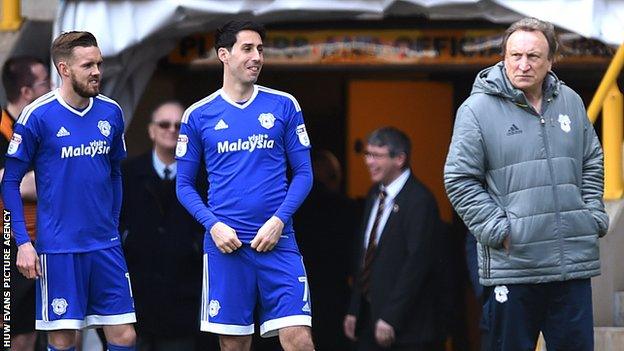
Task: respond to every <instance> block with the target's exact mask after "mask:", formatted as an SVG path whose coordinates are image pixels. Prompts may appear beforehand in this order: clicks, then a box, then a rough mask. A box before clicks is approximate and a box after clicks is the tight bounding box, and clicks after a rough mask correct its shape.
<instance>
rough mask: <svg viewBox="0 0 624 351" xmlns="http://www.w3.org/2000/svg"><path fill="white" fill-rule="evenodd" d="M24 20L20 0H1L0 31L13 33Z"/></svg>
mask: <svg viewBox="0 0 624 351" xmlns="http://www.w3.org/2000/svg"><path fill="white" fill-rule="evenodd" d="M23 21H24V19H23V18H22V7H21V2H20V0H2V19H0V31H2V32H13V31H16V30H18V29H19V28H20V27H21V25H22V22H23Z"/></svg>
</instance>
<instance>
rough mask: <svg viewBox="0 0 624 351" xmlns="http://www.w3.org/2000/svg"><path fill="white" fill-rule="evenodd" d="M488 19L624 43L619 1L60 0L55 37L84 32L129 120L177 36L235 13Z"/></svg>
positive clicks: (268, 17) (272, 17)
mask: <svg viewBox="0 0 624 351" xmlns="http://www.w3.org/2000/svg"><path fill="white" fill-rule="evenodd" d="M414 15H425V16H427V17H428V18H431V19H451V20H452V19H486V20H488V21H492V22H496V23H511V22H513V21H515V20H518V19H520V18H522V17H525V16H531V17H537V18H540V19H542V20H547V21H550V22H552V23H554V24H555V25H556V26H558V27H560V28H563V29H566V30H569V31H572V32H576V33H578V34H580V35H582V36H584V37H587V38H594V39H598V40H601V41H603V42H605V43H607V44H613V45H619V44H622V43H623V42H624V0H550V1H534V0H452V1H445V0H204V1H202V0H151V1H146V0H142V1H132V0H125V1H61V2H60V4H59V15H58V17H57V21H56V22H55V24H54V31H53V32H54V36H55V37H56V36H57V35H58V34H59V33H61V32H63V31H69V30H86V31H89V32H92V33H93V34H94V35H95V36H96V38H97V39H98V43H99V45H100V49H101V50H102V54H103V55H104V56H105V57H106V59H105V61H106V70H105V71H104V79H105V81H106V83H105V85H104V94H105V95H108V96H110V97H112V98H114V99H116V100H117V101H118V102H119V103H120V104H121V105H122V107H123V109H124V111H125V112H126V114H127V116H126V117H127V121H126V123H129V120H130V117H131V115H132V112H133V111H134V108H135V107H136V105H137V104H138V102H139V99H140V98H141V95H142V93H143V90H144V88H145V85H146V84H147V82H148V81H149V79H150V77H151V75H152V73H153V72H154V69H155V67H156V63H157V61H158V60H159V59H160V58H161V57H163V56H165V55H167V54H168V53H169V52H170V51H171V50H172V49H173V48H174V47H175V45H176V44H177V43H178V41H179V39H180V38H182V37H184V36H186V35H188V34H191V33H195V32H208V31H212V30H214V29H215V28H217V27H218V26H219V25H221V24H223V23H225V22H227V21H229V20H231V19H233V18H235V17H236V18H238V19H241V18H246V19H254V20H255V21H258V22H261V23H265V24H266V23H275V22H282V21H288V22H293V21H301V22H318V21H322V20H338V19H355V20H358V19H360V20H371V19H373V20H374V19H381V18H383V17H384V16H395V17H396V16H414Z"/></svg>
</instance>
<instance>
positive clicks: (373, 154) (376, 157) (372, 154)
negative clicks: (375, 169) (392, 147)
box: [364, 151, 390, 160]
mask: <svg viewBox="0 0 624 351" xmlns="http://www.w3.org/2000/svg"><path fill="white" fill-rule="evenodd" d="M386 157H390V154H387V153H384V154H380V153H377V152H369V151H367V152H365V153H364V158H372V159H373V160H381V159H382V158H386Z"/></svg>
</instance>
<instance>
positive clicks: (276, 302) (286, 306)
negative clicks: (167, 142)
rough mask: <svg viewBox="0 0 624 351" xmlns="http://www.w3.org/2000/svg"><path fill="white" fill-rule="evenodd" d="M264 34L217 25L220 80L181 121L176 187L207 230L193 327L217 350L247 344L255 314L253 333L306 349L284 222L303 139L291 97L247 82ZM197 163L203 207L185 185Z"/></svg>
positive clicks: (305, 165) (304, 158)
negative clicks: (204, 185)
mask: <svg viewBox="0 0 624 351" xmlns="http://www.w3.org/2000/svg"><path fill="white" fill-rule="evenodd" d="M263 37H264V29H263V28H262V27H261V26H259V25H257V24H255V23H252V22H235V21H233V22H230V23H228V24H226V25H225V26H223V27H222V28H220V29H219V30H218V31H217V38H216V40H215V43H216V45H215V49H216V50H217V54H218V57H219V59H220V60H221V62H222V63H223V66H224V78H223V87H222V88H221V89H219V90H218V91H216V92H215V93H213V94H211V95H210V96H208V97H206V98H204V99H202V100H200V101H198V102H197V103H195V104H193V105H192V106H191V107H189V108H188V109H187V110H186V112H185V114H184V116H183V118H182V127H181V130H180V136H179V139H178V145H177V148H176V158H177V160H178V176H177V194H178V198H179V200H180V202H181V203H182V204H183V205H184V206H185V207H186V208H187V210H188V211H189V212H190V213H191V214H192V215H193V216H194V217H195V218H196V219H197V220H198V221H199V222H200V223H202V224H203V225H204V227H205V228H206V237H205V240H204V252H205V255H204V280H203V294H202V305H201V313H200V315H201V326H200V328H201V330H203V331H208V332H212V333H216V334H220V338H219V339H220V343H221V347H222V348H224V349H228V350H229V349H232V350H248V349H249V347H250V345H251V337H250V335H251V334H253V332H254V314H255V315H257V316H258V318H259V321H258V322H259V327H260V334H261V335H262V336H265V337H267V336H274V335H279V336H280V342H281V344H282V347H283V348H284V349H285V350H313V349H314V345H313V344H312V338H311V331H310V327H311V319H312V317H311V313H310V311H311V301H310V292H309V291H308V284H307V276H306V272H305V268H304V265H303V260H302V257H301V255H300V253H299V250H298V248H297V244H296V241H295V237H294V235H295V233H294V231H293V226H292V215H293V213H294V212H295V211H296V210H297V208H298V207H299V206H300V205H301V203H302V202H303V200H304V199H305V197H306V196H307V194H308V192H309V191H310V188H311V186H312V169H311V162H310V147H311V146H310V140H309V138H308V134H307V131H306V128H305V124H304V121H303V115H302V113H301V107H300V106H299V103H298V102H297V100H296V99H295V98H294V97H293V96H291V95H290V94H287V93H284V92H281V91H277V90H273V89H269V88H265V87H262V86H259V85H256V84H255V82H256V80H257V77H258V74H259V73H260V69H261V67H262V63H263V56H262V38H263ZM202 161H203V162H205V165H206V170H207V174H208V181H209V183H210V188H209V190H208V203H207V204H205V203H204V202H203V201H202V200H201V198H200V196H199V194H198V193H197V190H196V188H195V186H194V184H195V177H196V174H197V170H198V167H199V165H200V164H201V162H202ZM288 168H290V170H291V171H292V178H291V180H290V181H289V180H288V178H287V176H286V173H287V169H288ZM240 336H247V337H242V338H241V337H240Z"/></svg>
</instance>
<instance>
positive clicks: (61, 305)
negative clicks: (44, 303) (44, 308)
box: [52, 298, 68, 316]
mask: <svg viewBox="0 0 624 351" xmlns="http://www.w3.org/2000/svg"><path fill="white" fill-rule="evenodd" d="M67 305H68V304H67V300H65V299H64V298H60V299H54V300H52V311H53V312H54V313H55V314H57V315H59V316H60V315H63V314H65V312H67Z"/></svg>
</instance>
